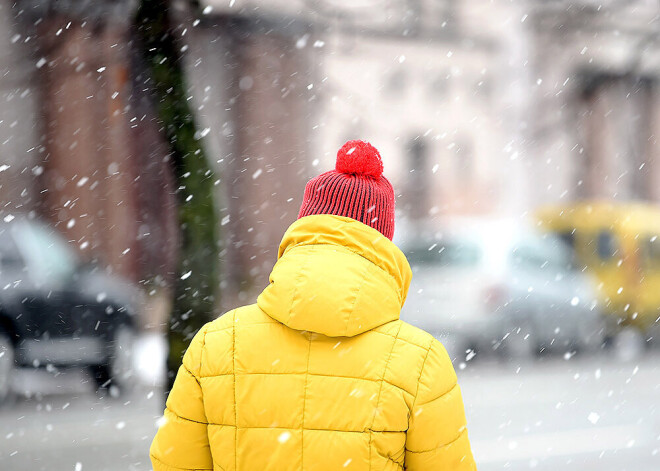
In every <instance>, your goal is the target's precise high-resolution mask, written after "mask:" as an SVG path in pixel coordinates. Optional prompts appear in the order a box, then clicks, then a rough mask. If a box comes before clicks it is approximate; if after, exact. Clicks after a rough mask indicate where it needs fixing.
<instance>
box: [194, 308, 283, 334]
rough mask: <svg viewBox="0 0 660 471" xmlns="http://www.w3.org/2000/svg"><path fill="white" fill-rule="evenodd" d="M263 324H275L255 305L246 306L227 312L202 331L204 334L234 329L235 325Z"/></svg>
mask: <svg viewBox="0 0 660 471" xmlns="http://www.w3.org/2000/svg"><path fill="white" fill-rule="evenodd" d="M265 322H273V323H274V322H276V321H275V320H274V319H272V318H270V317H268V316H267V315H266V314H265V313H264V312H263V311H262V310H261V309H259V306H257V305H256V304H248V305H247V306H241V307H239V308H236V309H232V310H231V311H227V312H226V313H224V314H222V315H221V316H220V317H218V318H217V319H215V320H213V321H211V322H209V323H208V324H206V325H205V326H204V327H203V328H202V330H203V331H204V332H205V333H206V334H211V333H215V332H221V331H223V330H229V329H235V328H236V326H237V325H241V326H245V325H250V324H258V323H265Z"/></svg>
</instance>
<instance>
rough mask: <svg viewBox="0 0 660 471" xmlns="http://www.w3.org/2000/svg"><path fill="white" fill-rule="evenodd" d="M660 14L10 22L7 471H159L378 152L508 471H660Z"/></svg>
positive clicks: (334, 0)
mask: <svg viewBox="0 0 660 471" xmlns="http://www.w3.org/2000/svg"><path fill="white" fill-rule="evenodd" d="M659 34H660V4H659V3H658V2H657V0H625V1H622V0H601V1H592V0H572V1H569V0H548V1H541V0H518V1H506V2H492V1H487V0H462V1H456V0H352V1H342V0H288V1H280V0H270V1H262V0H142V1H138V0H112V1H111V0H66V1H64V0H13V1H7V0H0V103H2V105H1V106H0V288H2V289H1V290H0V403H1V404H0V462H1V463H2V468H3V469H8V470H23V469H31V470H60V469H61V470H77V471H80V470H83V469H93V470H127V469H128V470H147V469H150V463H149V459H148V447H149V444H150V442H151V439H152V438H153V435H154V434H155V431H156V427H157V423H158V419H159V417H160V415H161V414H162V408H163V404H164V397H165V392H166V391H167V390H168V388H169V385H170V384H171V382H172V380H173V372H174V371H176V368H177V367H178V365H179V363H180V359H181V355H182V352H183V351H184V350H185V347H186V346H187V343H188V342H189V340H190V339H191V338H192V335H194V333H195V332H196V330H197V329H198V328H199V327H200V326H201V325H203V323H205V322H206V321H208V320H210V319H213V318H215V317H217V316H218V315H221V314H222V313H223V312H225V311H226V310H228V309H229V308H231V307H234V306H237V305H239V304H246V303H251V302H254V300H255V299H256V296H257V294H258V293H259V292H260V291H261V290H262V289H263V287H265V286H266V284H267V282H268V274H269V273H270V269H271V268H272V265H273V264H274V262H275V259H276V255H277V247H278V244H279V241H280V239H281V236H282V234H283V232H284V230H285V229H286V228H287V227H288V225H289V224H291V223H292V222H293V221H294V220H295V219H296V217H297V214H298V209H299V206H300V202H301V198H302V193H303V189H304V185H305V183H306V181H307V180H308V179H309V178H310V177H312V176H314V175H317V174H319V173H321V172H323V171H326V170H330V169H331V168H333V167H334V161H335V152H336V150H337V149H338V148H339V147H340V146H341V145H342V144H343V143H344V142H345V141H346V140H348V139H364V140H368V141H370V142H371V143H373V144H374V145H375V146H376V147H377V148H378V149H379V150H380V152H381V154H382V156H383V161H384V166H385V175H386V176H387V178H388V179H390V181H391V182H392V183H393V186H394V188H395V190H396V192H397V229H396V235H395V242H396V243H397V244H398V245H399V246H400V247H401V248H402V250H404V252H405V253H406V255H407V256H408V259H409V261H410V262H411V265H412V267H413V272H414V279H413V285H412V287H411V290H410V295H409V299H408V301H407V303H406V306H405V307H404V310H403V312H402V318H403V319H404V320H407V321H408V322H411V323H413V324H415V325H418V326H420V327H422V328H424V329H426V330H428V331H430V332H431V333H433V334H434V335H435V336H436V337H438V338H439V339H441V340H442V341H443V343H444V344H445V346H446V347H447V349H448V351H449V353H450V355H451V357H452V359H453V361H454V365H455V368H456V370H457V372H458V375H459V381H460V383H461V385H462V388H463V392H464V396H465V405H466V409H467V415H468V423H469V426H470V437H471V441H472V444H473V451H474V454H475V457H476V459H477V462H478V464H479V468H480V469H484V470H495V469H513V470H522V469H540V470H550V469H557V468H560V467H561V468H562V469H569V470H591V469H593V470H596V469H598V470H627V469H634V470H642V471H645V470H649V471H650V470H657V469H660V411H659V410H658V409H659V404H660V402H659V401H658V397H660V362H659V361H658V360H659V359H660V348H659V347H658V341H657V340H656V338H657V336H658V330H660V240H658V239H657V237H658V236H659V235H660V146H659V145H658V135H659V133H660V88H659V85H658V84H659V80H660V41H659Z"/></svg>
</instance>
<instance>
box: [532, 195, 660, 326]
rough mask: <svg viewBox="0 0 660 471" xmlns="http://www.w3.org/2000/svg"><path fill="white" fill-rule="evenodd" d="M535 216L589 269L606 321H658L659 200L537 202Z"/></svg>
mask: <svg viewBox="0 0 660 471" xmlns="http://www.w3.org/2000/svg"><path fill="white" fill-rule="evenodd" d="M536 217H537V219H538V224H539V227H540V228H541V229H542V230H545V231H549V232H553V233H555V234H557V235H559V236H560V237H561V238H562V239H564V241H566V243H567V244H568V245H570V246H571V247H572V248H573V253H574V256H575V262H576V264H577V265H578V266H582V267H584V269H585V270H587V271H588V272H590V273H591V274H593V276H594V278H595V281H596V284H597V287H598V290H599V292H600V295H601V298H602V300H603V302H604V303H605V309H604V312H605V313H606V314H608V315H609V316H608V317H609V320H610V322H609V325H610V327H612V328H614V326H626V325H629V326H634V327H637V328H639V329H640V330H642V331H643V332H647V331H648V330H649V329H650V328H651V327H653V326H655V327H660V207H659V206H655V205H652V204H648V203H641V202H640V203H615V202H605V201H601V202H597V201H594V202H589V201H583V202H578V203H574V204H572V205H562V206H553V207H544V208H541V209H540V210H539V211H537V213H536ZM614 330H618V329H614ZM614 330H611V331H610V333H613V332H614Z"/></svg>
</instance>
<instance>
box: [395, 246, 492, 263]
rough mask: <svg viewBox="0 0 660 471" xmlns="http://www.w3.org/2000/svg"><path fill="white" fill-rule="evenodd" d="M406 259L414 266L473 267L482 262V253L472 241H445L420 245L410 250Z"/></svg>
mask: <svg viewBox="0 0 660 471" xmlns="http://www.w3.org/2000/svg"><path fill="white" fill-rule="evenodd" d="M406 257H407V258H408V262H409V263H410V264H411V265H412V266H425V265H434V266H461V267H473V266H475V265H478V264H479V262H480V261H481V258H482V251H481V249H480V248H479V246H477V244H475V243H473V242H470V241H464V242H458V241H443V242H437V243H429V244H428V245H426V246H424V245H420V246H418V247H417V248H415V249H411V250H409V251H408V252H407V253H406Z"/></svg>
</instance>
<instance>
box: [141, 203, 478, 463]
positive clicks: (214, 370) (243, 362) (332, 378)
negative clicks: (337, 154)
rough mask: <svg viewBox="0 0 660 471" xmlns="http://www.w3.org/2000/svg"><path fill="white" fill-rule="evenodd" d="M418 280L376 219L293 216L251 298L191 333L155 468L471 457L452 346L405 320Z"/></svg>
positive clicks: (156, 444) (157, 442) (155, 449)
mask: <svg viewBox="0 0 660 471" xmlns="http://www.w3.org/2000/svg"><path fill="white" fill-rule="evenodd" d="M410 279H411V271H410V267H409V265H408V262H407V261H406V258H405V256H404V255H403V254H402V253H401V251H400V250H399V249H398V248H396V246H395V245H394V244H393V243H392V242H391V241H390V240H389V239H387V238H386V237H384V236H382V235H381V234H380V233H379V232H378V231H376V230H374V229H372V228H370V227H368V226H366V225H364V224H362V223H360V222H357V221H354V220H353V219H348V218H343V217H339V216H328V215H317V216H308V217H304V218H302V219H300V220H298V221H296V222H295V223H294V224H293V225H292V226H291V227H290V228H289V230H288V231H287V232H286V234H285V235H284V239H283V241H282V244H281V246H280V251H279V259H278V261H277V263H276V265H275V267H274V268H273V272H272V274H271V276H270V285H269V286H268V287H267V288H266V289H265V290H264V291H263V293H262V294H261V295H260V296H259V298H258V300H257V304H255V305H250V306H245V307H241V308H239V309H236V310H234V311H231V312H229V313H227V314H225V315H223V316H222V317H220V318H219V319H217V320H215V321H213V322H211V323H209V324H207V325H206V326H205V327H204V328H203V329H202V330H200V332H199V333H198V334H197V335H196V336H195V338H194V339H193V341H192V343H191V344H190V347H189V348H188V351H187V352H186V354H185V356H184V358H183V365H182V366H181V369H180V370H179V373H178V376H177V378H176V382H175V384H174V388H173V389H172V391H171V393H170V395H169V398H168V401H167V409H166V410H165V417H164V418H165V420H164V423H163V425H162V426H161V427H160V429H159V430H158V433H157V435H156V438H155V439H154V441H153V444H152V446H151V460H152V463H153V466H154V470H156V471H159V470H211V469H212V470H224V471H228V470H233V471H265V470H276V471H286V470H305V471H311V470H343V469H346V470H401V469H407V470H420V471H422V470H423V471H432V470H473V469H475V468H476V467H475V464H474V460H473V458H472V453H471V451H470V444H469V442H468V436H467V429H466V422H465V413H464V410H463V401H462V399H461V393H460V389H459V387H458V385H457V384H456V374H455V372H454V369H453V368H452V364H451V362H450V360H449V357H448V356H447V353H446V352H445V350H444V348H443V347H442V345H441V344H440V343H439V342H438V341H436V340H434V339H433V338H432V337H431V336H430V335H429V334H427V333H425V332H423V331H421V330H419V329H417V328H415V327H412V326H410V325H408V324H406V323H404V322H402V321H400V320H398V318H399V311H400V310H401V306H402V305H403V302H404V300H405V298H406V294H407V291H408V286H409V284H410Z"/></svg>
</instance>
